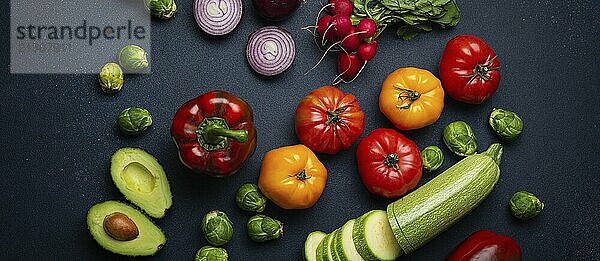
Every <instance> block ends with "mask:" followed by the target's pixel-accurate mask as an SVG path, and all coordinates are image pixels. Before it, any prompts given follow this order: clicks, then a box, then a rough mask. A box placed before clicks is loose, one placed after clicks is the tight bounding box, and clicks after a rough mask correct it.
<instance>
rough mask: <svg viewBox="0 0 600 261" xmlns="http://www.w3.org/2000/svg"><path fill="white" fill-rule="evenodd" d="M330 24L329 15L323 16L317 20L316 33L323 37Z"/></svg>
mask: <svg viewBox="0 0 600 261" xmlns="http://www.w3.org/2000/svg"><path fill="white" fill-rule="evenodd" d="M330 24H331V15H324V16H323V17H321V18H319V22H317V33H318V34H319V35H320V36H322V37H325V32H327V28H328V27H329V25H330Z"/></svg>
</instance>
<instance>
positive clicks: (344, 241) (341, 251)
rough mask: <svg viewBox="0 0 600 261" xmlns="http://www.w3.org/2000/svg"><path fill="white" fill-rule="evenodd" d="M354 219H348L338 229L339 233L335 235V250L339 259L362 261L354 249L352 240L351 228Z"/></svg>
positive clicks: (342, 260)
mask: <svg viewBox="0 0 600 261" xmlns="http://www.w3.org/2000/svg"><path fill="white" fill-rule="evenodd" d="M354 222H355V220H354V219H351V220H349V221H348V222H346V224H344V226H343V227H342V228H341V229H340V233H339V234H338V235H337V236H336V239H337V241H336V242H335V244H336V247H335V249H336V251H337V254H338V257H340V260H341V261H364V259H363V258H362V257H361V256H360V254H358V252H357V251H356V247H355V246H354V241H353V240H352V229H353V228H354Z"/></svg>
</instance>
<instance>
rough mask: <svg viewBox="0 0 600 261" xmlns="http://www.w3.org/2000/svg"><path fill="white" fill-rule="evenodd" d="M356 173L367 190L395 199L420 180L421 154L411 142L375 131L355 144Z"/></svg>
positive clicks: (381, 130)
mask: <svg viewBox="0 0 600 261" xmlns="http://www.w3.org/2000/svg"><path fill="white" fill-rule="evenodd" d="M356 161H357V162H358V173H359V174H360V177H361V179H362V181H363V183H364V184H365V186H366V187H367V189H368V190H369V191H370V192H371V193H373V194H376V195H378V196H381V197H385V198H396V197H400V196H402V195H404V194H406V193H407V192H408V191H410V190H412V189H413V188H415V187H416V186H417V184H418V183H419V180H421V174H422V171H423V161H422V160H421V152H420V151H419V148H417V144H415V143H414V142H413V141H412V140H410V139H408V138H406V137H404V135H402V134H400V133H399V132H397V131H395V130H392V129H383V128H382V129H376V130H374V131H373V132H371V134H369V135H368V136H367V137H365V138H364V139H362V140H361V141H360V143H358V148H357V149H356Z"/></svg>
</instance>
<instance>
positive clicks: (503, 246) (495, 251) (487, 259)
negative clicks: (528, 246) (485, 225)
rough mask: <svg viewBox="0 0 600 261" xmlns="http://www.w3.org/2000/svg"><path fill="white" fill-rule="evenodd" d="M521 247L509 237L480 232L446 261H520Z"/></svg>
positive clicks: (459, 246)
mask: <svg viewBox="0 0 600 261" xmlns="http://www.w3.org/2000/svg"><path fill="white" fill-rule="evenodd" d="M520 260H521V247H519V244H518V243H517V241H515V240H514V239H512V238H511V237H509V236H502V235H498V234H496V233H494V232H493V231H490V230H479V231H477V232H475V233H473V234H471V235H470V236H469V237H468V238H467V239H465V240H464V241H463V242H462V243H461V244H460V245H458V246H457V247H456V248H455V249H454V251H452V253H450V255H448V257H446V261H520Z"/></svg>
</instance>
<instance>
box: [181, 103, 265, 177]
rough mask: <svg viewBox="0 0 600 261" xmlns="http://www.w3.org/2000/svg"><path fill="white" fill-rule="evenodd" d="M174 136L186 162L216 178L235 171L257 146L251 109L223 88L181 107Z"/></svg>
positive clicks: (182, 158)
mask: <svg viewBox="0 0 600 261" xmlns="http://www.w3.org/2000/svg"><path fill="white" fill-rule="evenodd" d="M171 136H172V137H173V140H174V141H175V144H176V145H177V148H178V150H179V158H180V159H181V162H182V163H183V164H184V165H186V166H187V167H188V168H190V169H191V170H193V171H195V172H199V173H205V174H208V175H211V176H215V177H226V176H230V175H232V174H234V173H235V172H236V171H237V170H238V169H240V168H241V167H242V165H243V164H244V162H246V160H248V158H250V156H252V154H253V153H254V150H255V149H256V129H255V128H254V123H253V115H252V108H250V106H249V105H248V104H247V103H246V102H245V101H244V100H242V99H240V98H238V97H235V96H233V95H232V94H230V93H227V92H222V91H212V92H208V93H205V94H203V95H201V96H199V97H197V98H195V99H192V100H190V101H188V102H187V103H185V104H184V105H183V106H181V108H179V110H178V111H177V113H176V114H175V116H174V117H173V121H172V123H171Z"/></svg>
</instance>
